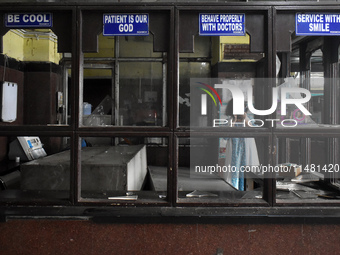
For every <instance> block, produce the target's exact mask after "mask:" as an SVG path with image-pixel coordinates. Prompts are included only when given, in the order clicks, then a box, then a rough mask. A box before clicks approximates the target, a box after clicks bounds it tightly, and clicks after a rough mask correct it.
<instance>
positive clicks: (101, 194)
mask: <svg viewBox="0 0 340 255" xmlns="http://www.w3.org/2000/svg"><path fill="white" fill-rule="evenodd" d="M168 140H169V139H168V138H166V137H140V136H135V137H125V136H122V137H82V138H81V144H82V149H81V183H82V184H81V185H82V186H81V196H82V197H83V198H85V199H96V200H104V201H105V200H106V201H111V202H112V203H114V202H117V203H118V202H132V203H136V202H139V201H142V202H146V201H151V202H165V201H166V199H167V183H168V181H167V180H168V168H169V162H168V153H169V141H168Z"/></svg>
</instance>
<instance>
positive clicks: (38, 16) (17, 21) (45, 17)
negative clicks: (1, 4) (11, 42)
mask: <svg viewBox="0 0 340 255" xmlns="http://www.w3.org/2000/svg"><path fill="white" fill-rule="evenodd" d="M5 26H6V27H17V28H23V27H30V28H31V27H42V28H44V27H52V14H51V13H7V14H6V16H5Z"/></svg>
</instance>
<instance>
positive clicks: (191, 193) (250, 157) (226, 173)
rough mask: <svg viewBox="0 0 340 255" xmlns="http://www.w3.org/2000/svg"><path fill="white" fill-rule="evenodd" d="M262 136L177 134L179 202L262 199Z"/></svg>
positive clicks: (264, 166)
mask: <svg viewBox="0 0 340 255" xmlns="http://www.w3.org/2000/svg"><path fill="white" fill-rule="evenodd" d="M266 145H267V146H268V141H267V139H266V138H254V137H228V136H227V135H226V137H215V136H214V137H211V136H207V137H206V136H201V137H197V136H191V137H188V138H179V156H178V157H179V158H178V175H177V179H178V180H177V190H178V199H179V202H189V203H265V201H264V200H262V197H263V187H264V186H263V183H264V179H265V178H267V175H266V174H265V172H266V170H265V169H267V166H266V164H265V162H266V160H267V158H266V155H265V153H266V150H265V149H264V148H265V147H266Z"/></svg>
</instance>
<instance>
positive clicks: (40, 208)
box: [0, 2, 340, 221]
mask: <svg viewBox="0 0 340 255" xmlns="http://www.w3.org/2000/svg"><path fill="white" fill-rule="evenodd" d="M38 4H39V5H38ZM14 8H15V9H16V10H17V11H16V12H20V11H22V12H24V11H27V12H28V11H32V10H33V11H36V12H38V11H53V10H55V11H63V10H67V11H72V20H73V21H74V22H73V24H72V41H73V43H72V82H71V88H72V89H71V94H70V98H71V102H74V104H73V105H72V106H71V108H70V109H71V116H72V118H71V123H70V125H69V126H68V127H54V126H49V127H42V126H14V127H11V126H1V130H0V136H17V135H23V134H25V135H36V136H39V135H40V136H68V137H70V138H71V162H70V163H71V183H70V186H71V189H70V200H69V202H70V203H66V204H63V205H61V206H60V205H57V204H54V203H53V202H51V201H43V202H41V203H31V202H30V201H28V202H27V203H20V202H19V203H17V202H16V201H13V202H10V203H2V202H1V203H0V215H1V216H0V217H1V219H3V220H6V218H8V217H9V218H10V217H23V216H32V217H47V216H48V217H51V216H53V217H58V216H62V217H65V216H66V217H84V218H93V217H94V218H95V217H100V218H110V219H111V218H116V217H120V216H124V217H127V218H128V219H131V218H129V217H141V218H143V217H144V218H145V217H156V218H158V217H159V216H166V217H165V218H168V219H170V218H172V217H176V218H180V217H194V218H198V217H201V216H202V217H204V218H205V219H211V217H212V216H213V217H214V218H216V217H217V218H226V217H227V218H229V219H230V218H235V217H237V218H239V219H241V218H243V217H257V218H262V219H263V218H266V217H268V216H274V217H277V218H280V217H286V216H287V215H288V217H289V216H291V217H295V216H302V217H314V218H321V217H322V218H324V217H326V218H327V217H328V216H329V217H334V216H337V215H338V205H337V204H336V205H335V204H333V203H329V204H324V203H323V204H318V203H311V204H299V205H298V206H297V205H296V204H279V203H276V201H275V199H276V197H275V195H276V191H275V179H274V178H269V179H268V180H267V181H266V184H265V187H266V188H265V190H266V191H265V192H264V196H265V201H266V202H267V206H262V205H260V206H258V205H256V204H252V205H249V206H247V205H245V204H240V203H232V204H211V203H207V204H201V203H179V202H178V191H177V174H178V139H179V138H182V137H189V136H190V132H189V130H188V129H186V128H183V127H181V126H179V123H178V83H179V82H178V79H179V34H178V31H179V13H180V12H181V11H196V12H197V11H200V10H202V11H208V12H214V11H215V12H220V11H221V9H223V12H224V11H225V12H228V10H232V11H243V10H246V11H248V12H250V11H252V12H254V13H256V12H257V11H261V12H266V13H267V14H266V15H267V16H266V17H267V23H266V27H267V28H266V29H267V31H266V32H267V36H268V43H267V44H266V45H267V47H268V48H267V52H268V57H267V61H268V62H267V63H268V67H267V74H268V77H273V76H274V74H275V55H276V54H275V53H276V43H277V39H276V31H275V29H274V28H275V24H276V23H275V22H276V15H277V13H278V12H298V11H306V10H308V11H322V10H326V11H334V8H336V10H339V11H340V7H338V5H337V4H336V3H332V4H320V3H299V4H297V5H294V6H291V5H289V3H283V2H280V3H275V4H273V3H272V4H270V3H257V2H247V3H223V4H221V3H209V4H208V3H202V4H201V5H197V4H193V3H188V4H184V3H179V4H170V3H169V4H167V3H163V4H155V3H144V4H143V5H136V4H127V3H123V4H122V3H116V4H106V3H104V4H103V5H101V6H97V5H95V4H86V3H83V4H80V3H78V4H75V3H74V4H70V5H67V6H63V5H62V4H49V3H36V4H33V3H32V4H17V5H15V6H14V5H13V6H11V5H8V4H0V11H1V13H6V12H10V11H11V10H13V9H14ZM108 8H110V9H112V10H118V11H120V12H131V11H133V12H147V11H157V10H162V11H167V12H169V16H170V20H171V22H170V27H169V33H170V44H169V45H170V46H169V55H168V63H169V65H168V67H167V71H168V74H167V75H168V81H167V107H168V108H167V109H168V110H167V111H168V115H167V116H168V122H167V123H168V126H166V127H161V128H149V127H138V128H135V127H110V128H86V127H81V126H79V121H77V120H79V110H80V108H81V106H80V105H79V104H76V102H79V95H80V84H81V83H82V78H83V77H82V68H83V59H82V33H83V31H82V29H81V27H82V12H83V11H99V12H106V11H107V9H108ZM211 131H212V130H211V129H204V130H202V132H200V133H199V134H203V135H206V136H209V135H210V132H211ZM249 131H250V130H237V131H233V132H230V131H228V136H231V137H238V136H252V137H264V136H265V137H268V139H269V140H270V143H269V148H268V151H269V162H276V159H275V156H276V155H275V154H276V148H275V143H274V140H275V139H276V138H277V137H287V136H289V137H291V136H296V137H299V136H308V137H320V132H322V133H323V134H324V135H326V136H330V137H336V138H338V137H340V130H338V129H336V128H327V129H318V130H299V131H295V130H294V131H293V130H277V129H272V128H264V129H261V130H257V131H256V132H254V133H244V132H249ZM98 133H100V134H99V135H98ZM216 134H219V133H216ZM220 134H221V135H222V133H221V132H220ZM113 135H114V136H150V137H159V136H164V137H168V139H169V154H168V157H169V163H168V164H169V169H168V175H167V178H168V185H167V192H168V198H167V202H166V203H164V204H163V203H162V204H158V203H143V202H138V203H120V204H119V205H118V204H116V205H112V206H109V205H110V204H111V203H108V202H102V201H97V200H91V199H90V200H88V199H85V200H84V199H83V198H81V195H80V194H81V191H80V176H81V170H80V163H81V162H80V150H81V144H80V137H83V136H98V137H101V136H113ZM103 206H105V208H104V207H103ZM321 209H322V211H323V212H320V210H321ZM337 217H338V216H337ZM142 221H143V220H142ZM241 221H242V219H241Z"/></svg>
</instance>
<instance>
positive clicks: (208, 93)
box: [199, 88, 217, 106]
mask: <svg viewBox="0 0 340 255" xmlns="http://www.w3.org/2000/svg"><path fill="white" fill-rule="evenodd" d="M199 89H201V90H203V91H204V92H206V93H207V94H208V95H209V96H210V97H211V98H212V100H214V103H215V105H216V106H217V104H216V100H215V98H214V96H213V95H212V94H211V93H210V92H209V91H208V90H206V89H204V88H199Z"/></svg>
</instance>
